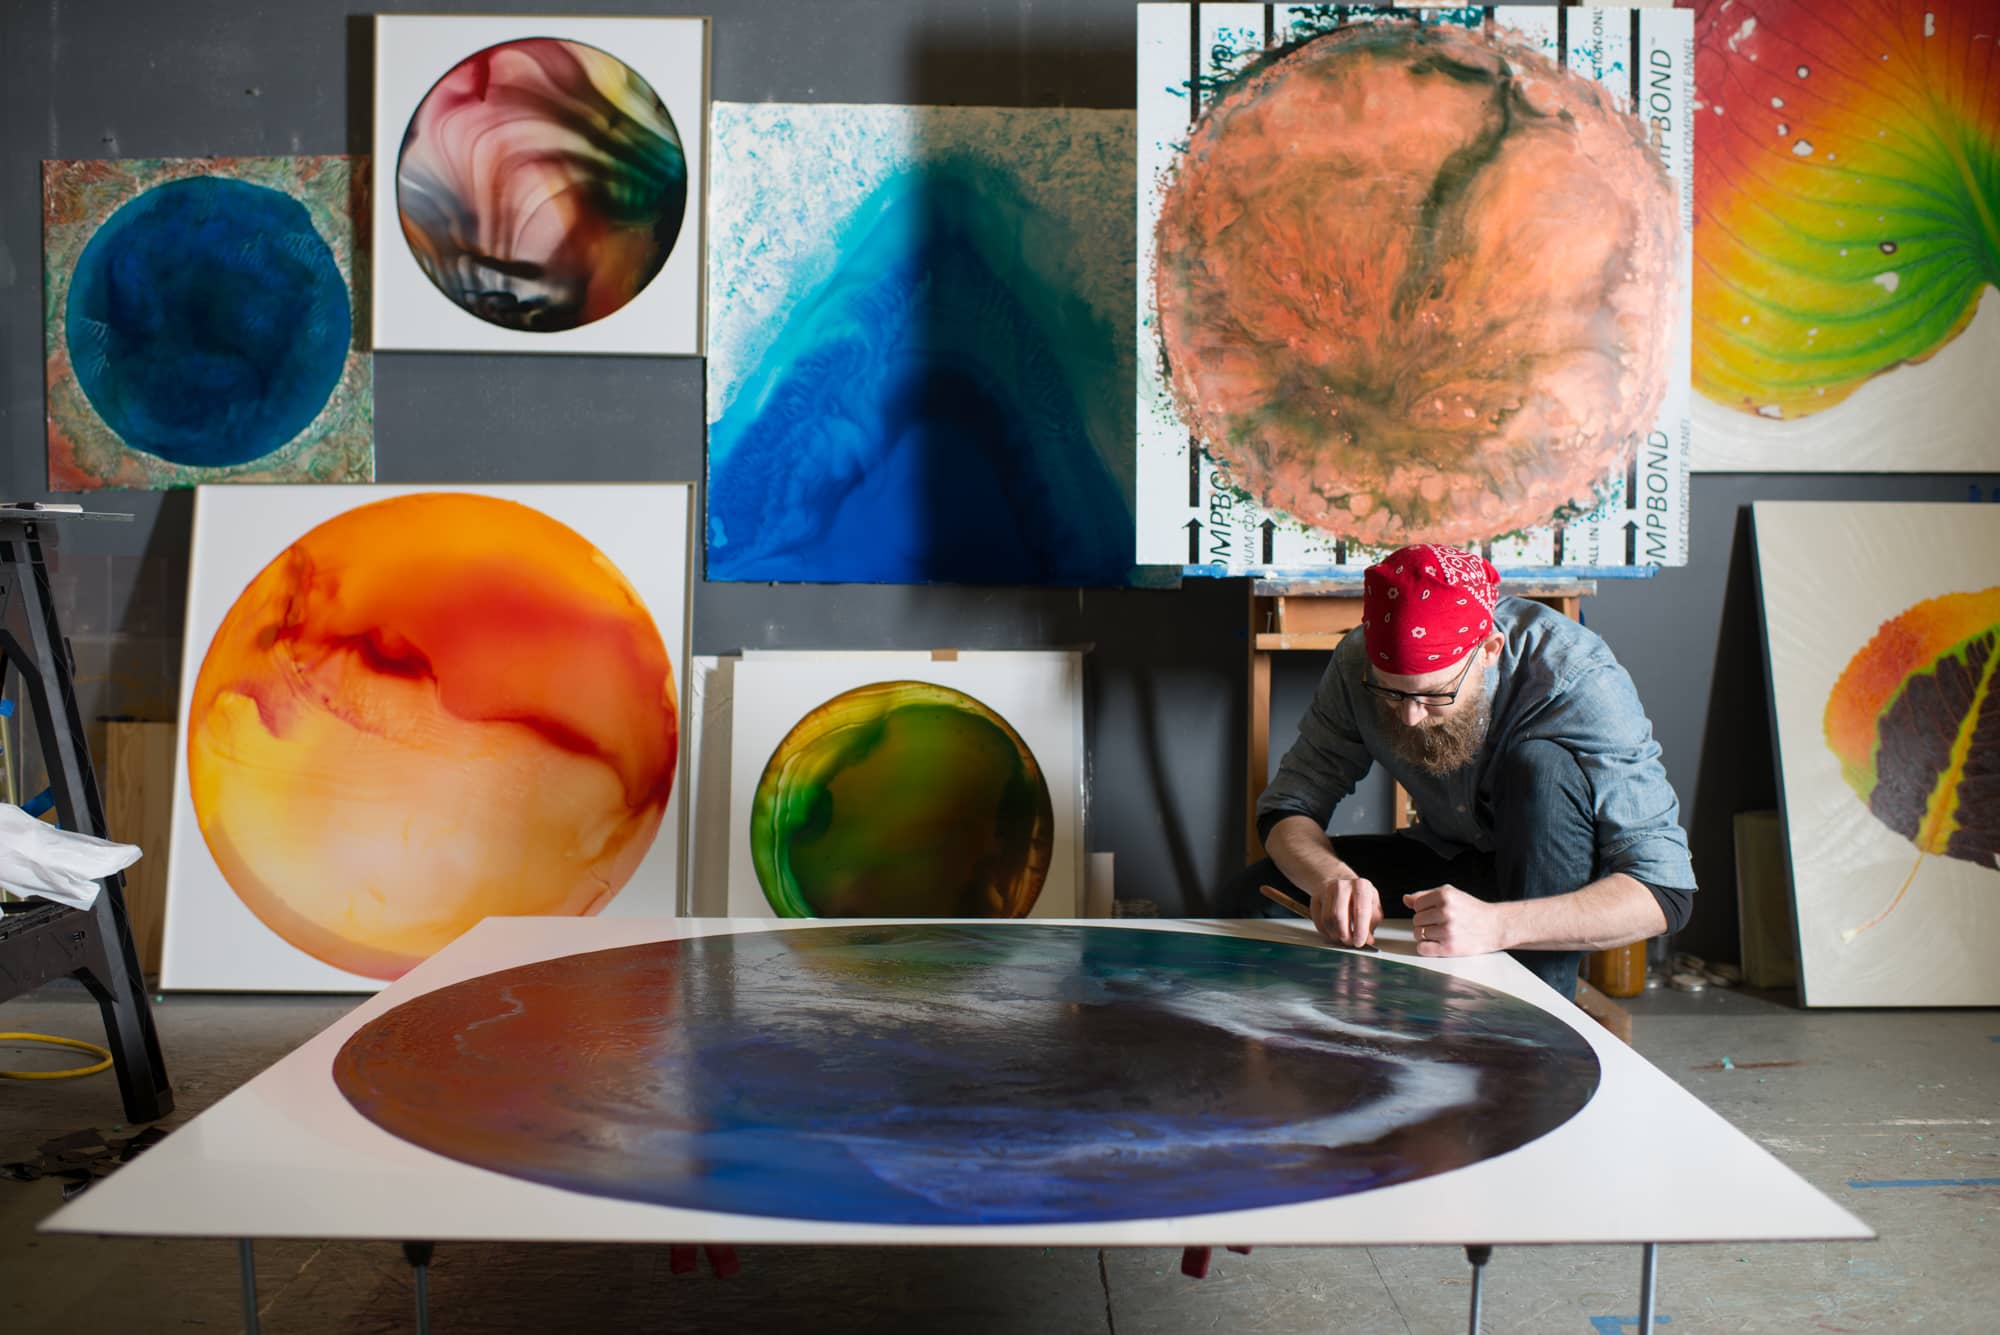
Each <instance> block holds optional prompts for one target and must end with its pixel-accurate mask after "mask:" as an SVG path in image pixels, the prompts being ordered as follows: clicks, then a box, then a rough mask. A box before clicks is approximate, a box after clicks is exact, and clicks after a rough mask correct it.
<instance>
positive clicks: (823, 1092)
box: [333, 923, 1598, 1224]
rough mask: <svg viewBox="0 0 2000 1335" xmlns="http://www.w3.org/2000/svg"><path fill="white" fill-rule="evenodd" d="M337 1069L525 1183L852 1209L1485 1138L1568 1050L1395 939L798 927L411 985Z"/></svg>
mask: <svg viewBox="0 0 2000 1335" xmlns="http://www.w3.org/2000/svg"><path fill="white" fill-rule="evenodd" d="M333 1075H334V1081H335V1083H336V1084H337V1085H338V1086H339V1088H340V1091H341V1092H342V1093H343V1094H345V1095H346V1096H347V1098H348V1100H349V1101H350V1102H351V1103H352V1104H353V1105H354V1106H355V1108H357V1109H358V1110H359V1111H360V1112H361V1113H362V1115H363V1116H365V1117H367V1118H368V1119H369V1120H371V1121H373V1122H375V1123H376V1124H378V1125H380V1126H381V1127H383V1128H384V1129H386V1130H388V1131H390V1132H392V1133H394V1134H395V1135H397V1136H400V1137H402V1138H403V1139H405V1140H407V1141H410V1142H412V1143H414V1144H417V1145H420V1146H423V1147H424V1148H425V1149H429V1150H433V1151H435V1152H437V1153H439V1154H443V1155H446V1156H448V1157H450V1158H453V1159H457V1160H460V1161H462V1162H465V1163H470V1164H475V1165H477V1166H479V1167H482V1168H489V1169H493V1170H494V1171H497V1172H502V1173H509V1174H512V1175H514V1176H517V1177H522V1178H528V1179H531V1180H533V1181H536V1182H541V1183H546V1184H548V1185H551V1186H557V1187H566V1188H569V1189H571V1190H574V1191H582V1192H589V1193H593V1194H596V1195H602V1196H613V1197H621V1198H624V1199H628V1200H638V1201H651V1202H656V1203H659V1204H664V1205H674V1206H681V1207H686V1208H690V1209H701V1210H716V1211H726V1212H729V1213H735V1214H754V1215H775V1216H781V1217H788V1218H798V1219H817V1220H844V1221H851V1222H857V1223H871V1224H1023V1223H1082V1222H1089V1221H1097V1220H1115V1219H1143V1218H1153V1217H1159V1216H1172V1215H1185V1214H1202V1213H1210V1212H1214V1211H1220V1210H1243V1209H1253V1208H1256V1207H1260V1206H1271V1205H1285V1204H1291V1203H1295V1202H1299V1201H1306V1200H1314V1199H1319V1198H1324V1197H1330V1196H1343V1195H1348V1194H1350V1193H1353V1192H1359V1191H1367V1190H1370V1189H1372V1188H1375V1187H1385V1186H1389V1185H1391V1184H1394V1183H1398V1182H1407V1181H1410V1180H1412V1179H1414V1178H1421V1177H1428V1176H1430V1175H1432V1174H1435V1173H1443V1172H1448V1171H1450V1170H1451V1169H1454V1168H1462V1167H1465V1166H1466V1165H1468V1164H1473V1163H1477V1162H1479V1161H1480V1160H1482V1159H1486V1158H1490V1157H1492V1156H1494V1155H1497V1154H1504V1153H1506V1152H1507V1151H1509V1150H1512V1149H1515V1148H1517V1147H1519V1146H1521V1145H1524V1144H1526V1143H1528V1142H1529V1141H1531V1140H1534V1139H1536V1138H1537V1137H1539V1136H1541V1135H1544V1134H1545V1133H1547V1132H1548V1131H1550V1130H1553V1129H1554V1128H1555V1127H1558V1126H1560V1125H1561V1124H1562V1123H1564V1122H1565V1121H1567V1120H1569V1118H1571V1117H1572V1116H1574V1115H1575V1114H1576V1113H1577V1111H1578V1110H1579V1109H1581V1108H1582V1107H1583V1106H1584V1104H1585V1103H1587V1102H1588V1101H1589V1099H1590V1097H1591V1095H1592V1093H1593V1092H1594V1091H1595V1090H1596V1088H1597V1082H1598V1065H1597V1058H1596V1055H1595V1054H1594V1053H1592V1052H1591V1050H1590V1046H1589V1044H1588V1043H1587V1042H1586V1041H1585V1040H1584V1039H1583V1037H1582V1036H1581V1035H1579V1034H1578V1033H1577V1032H1576V1031H1575V1030H1573V1029H1571V1028H1570V1027H1569V1026H1568V1025H1566V1024H1564V1023H1563V1022H1562V1021H1560V1020H1558V1019H1556V1018H1555V1017H1554V1016H1552V1015H1550V1014H1549V1013H1547V1012H1546V1011H1543V1010H1541V1009H1539V1008H1537V1007H1535V1006H1533V1005H1530V1004H1529V1003H1527V1002H1525V1001H1521V1000H1519V999H1518V998H1515V997H1512V996H1508V995H1506V994H1504V993H1502V992H1498V991H1495V990H1493V989H1491V988H1487V987H1483V986H1479V985H1477V984H1474V983H1469V982H1466V981H1464V980H1462V979H1458V978H1453V977H1450V976H1449V975H1446V974H1442V973H1436V972H1433V971H1431V970H1428V969H1423V968H1418V967H1416V966H1415V965H1411V964H1405V963H1401V962H1398V961H1394V960H1389V959H1384V958H1380V957H1376V956H1370V955H1358V954H1348V953H1343V952H1339V951H1332V950H1322V949H1317V948H1314V947H1311V946H1302V945H1281V944H1276V943H1272V942H1266V941H1257V940H1249V939H1244V938H1237V937H1228V936H1211V935H1206V934H1200V933H1192V932H1175V931H1141V930H1134V929H1123V928H1113V927H1074V926H1044V925H1041V924H1031V923H1020V924H993V925H974V926H962V925H954V924H920V925H908V926H886V927H882V926H876V927H864V926H852V927H849V926H841V927H815V928H804V929H798V930H792V931H775V932H758V933H745V934H742V935H736V936H712V937H700V938H695V939H691V940H686V941H662V942H653V943H649V944H646V945H639V946H631V947H627V948H625V949H620V950H606V951H597V952H593V953H590V954H584V955H571V956H566V957H563V958H560V959H553V960H546V961H543V962H541V963H537V964H529V965H523V966H521V967H518V968H513V969H507V970H503V971H501V972H498V973H493V974H488V975H486V976H484V977H480V978H473V979H469V980H467V981H465V982H462V983H458V984H455V985H453V986H450V987H444V988H440V989H438V990H437V991H435V992H431V993H428V994H426V995H425V996H422V997H419V998H417V999H415V1000H413V1001H410V1002H406V1003H405V1004H403V1005H401V1006H398V1007H396V1008H395V1009H393V1010H390V1011H388V1012H385V1013H384V1014H382V1015H380V1016H377V1017H376V1018H375V1019H374V1020H371V1021H370V1022H368V1023H367V1024H365V1025H363V1026H362V1027H361V1028H360V1029H358V1030H357V1031H356V1032H355V1033H354V1035H353V1036H352V1037H350V1038H349V1039H348V1041H347V1043H346V1044H345V1045H344V1046H343V1047H342V1048H341V1050H340V1052H339V1054H338V1055H337V1056H336V1057H335V1059H334V1065H333Z"/></svg>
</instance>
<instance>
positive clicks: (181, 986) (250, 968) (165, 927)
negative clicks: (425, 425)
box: [159, 482, 694, 992]
mask: <svg viewBox="0 0 2000 1335" xmlns="http://www.w3.org/2000/svg"><path fill="white" fill-rule="evenodd" d="M635 488H645V489H656V490H658V491H660V492H662V493H667V492H671V491H674V490H678V491H680V492H681V497H680V501H679V503H678V504H675V503H673V502H671V501H667V502H666V508H667V509H668V510H669V511H670V512H671V513H673V514H674V515H675V516H676V518H677V521H678V522H679V523H680V525H681V527H682V530H683V535H684V542H683V557H682V560H683V566H682V570H683V572H684V574H683V577H682V578H681V579H680V580H679V581H676V582H675V586H674V588H675V595H676V596H677V597H678V599H679V603H680V609H679V611H680V615H679V616H678V617H669V616H666V615H663V614H662V613H661V612H660V611H658V610H656V609H655V608H654V607H653V604H652V603H651V602H649V603H648V610H649V611H653V612H654V622H655V625H656V626H658V628H659V629H660V631H661V633H662V635H663V636H664V635H667V634H669V633H671V634H675V635H678V636H679V640H678V643H676V644H671V645H669V646H668V652H669V655H670V657H671V660H672V662H673V664H674V673H675V677H674V690H675V693H676V705H677V707H678V708H679V709H680V713H681V721H682V731H683V733H685V731H686V717H687V699H688V654H687V646H688V644H689V642H690V638H691V633H692V626H693V603H694V598H693V583H694V581H693V567H692V566H690V565H687V564H686V562H687V561H689V560H691V559H692V556H693V543H694V532H693V527H694V523H693V517H694V484H693V483H689V482H642V483H605V482H577V483H569V482H535V483H531V482H520V483H226V484H216V483H204V484H202V485H200V486H199V487H197V488H196V489H195V500H194V522H193V536H192V541H191V543H190V547H189V555H188V590H187V599H186V602H185V604H184V614H183V622H182V624H183V626H184V627H185V630H184V634H183V637H182V644H181V680H180V690H179V693H178V697H177V700H176V703H175V711H174V719H175V727H176V742H175V748H174V778H173V784H174V787H173V797H172V806H171V810H170V812H169V816H168V832H169V852H168V862H167V871H166V890H165V895H164V901H163V921H162V927H161V948H160V978H159V988H160V990H161V991H251V992H373V991H377V990H379V989H381V988H382V987H383V986H384V983H383V982H382V980H381V979H378V978H370V977H366V976H364V975H361V974H354V973H349V972H347V971H346V970H344V969H339V968H336V967H334V966H333V965H330V964H326V963H324V962H322V961H320V960H318V959H315V958H313V957H312V956H310V955H308V954H306V953H305V952H304V951H302V950H299V949H297V948H296V947H294V946H292V945H290V944H289V943H288V942H285V941H284V940H283V938H281V937H278V936H277V934H276V933H275V932H273V931H272V930H271V929H270V928H269V927H267V926H266V925H265V924H264V923H263V922H262V921H260V920H259V919H258V918H257V917H256V916H255V915H254V914H252V913H251V912H250V910H249V909H248V908H247V907H246V906H245V905H244V904H243V903H242V901H241V900H240V899H238V898H237V897H236V896H235V895H234V894H233V893H231V892H229V891H228V888H227V885H226V884H223V883H220V878H221V872H220V870H219V869H217V868H216V867H215V865H214V858H213V857H212V856H211V855H210V854H209V851H208V844H207V841H206V839H205V837H204V836H203V835H202V833H201V829H200V826H199V824H198V823H197V822H196V820H195V815H194V808H193V805H192V802H191V799H190V798H189V795H188V775H187V742H186V737H187V713H188V706H189V703H190V701H191V700H192V699H193V696H194V685H195V679H196V677H197V676H199V675H200V672H201V664H202V660H203V659H204V658H205V657H206V656H207V653H208V649H209V645H210V643H211V641H212V640H213V637H214V631H215V628H216V627H217V626H219V625H220V624H221V621H222V618H223V617H224V616H225V615H227V613H228V610H229V606H230V605H233V604H234V601H235V599H236V597H237V596H238V595H240V592H241V591H240V590H238V593H237V594H231V595H230V596H229V598H228V600H227V602H226V603H225V604H224V605H223V606H221V607H218V608H216V609H214V610H213V612H212V614H211V612H210V610H209V609H207V608H205V607H204V606H203V605H202V602H201V589H200V585H199V582H198V579H197V575H198V572H199V571H200V570H201V569H202V560H203V553H204V551H205V548H206V544H205V542H204V525H203V520H202V513H203V510H204V508H205V507H206V506H208V505H212V504H216V503H220V504H223V505H236V504H246V503H248V500H249V498H251V497H254V496H256V495H258V494H260V491H262V490H264V489H268V490H269V492H270V493H271V494H281V495H283V496H284V497H285V498H287V499H291V498H294V497H297V496H301V495H310V494H312V493H315V492H321V493H347V494H352V495H354V496H355V497H356V498H357V499H356V500H355V501H354V502H353V504H351V505H345V506H341V507H339V508H336V509H330V510H329V511H328V512H327V514H326V515H325V516H323V517H322V518H320V519H318V520H315V521H313V522H314V523H322V522H325V520H326V519H327V518H331V517H333V516H334V515H337V514H341V513H345V512H347V511H348V510H352V509H354V508H356V507H358V506H360V505H365V504H368V503H369V502H370V501H375V500H384V499H387V498H389V497H392V496H403V495H411V494H415V493H421V492H454V493H465V494H470V495H489V496H501V497H515V496H518V495H521V494H523V493H534V492H551V491H571V492H574V491H579V490H601V491H606V492H618V493H629V492H631V491H632V490H633V489H635ZM211 498H212V499H211ZM304 531H305V530H303V529H301V530H299V533H303V532H304ZM298 535H299V534H298V533H295V534H294V537H296V536H298ZM586 537H588V533H587V532H586ZM593 545H595V540H594V539H593ZM280 550H282V548H281V549H280ZM276 555H277V552H276V551H272V552H268V553H265V554H262V555H261V556H252V557H250V558H248V559H246V560H245V561H244V563H243V564H244V569H245V570H246V572H247V573H246V575H245V582H246V584H247V582H248V581H249V579H251V578H254V577H255V575H256V574H257V572H258V571H261V570H262V569H263V568H264V567H265V565H267V564H268V563H269V562H270V561H271V560H272V559H273V558H274V557H275V556H276ZM614 564H619V568H620V569H621V570H626V565H625V564H620V563H618V562H614ZM626 578H627V579H629V580H631V581H632V583H633V584H634V585H635V586H638V587H640V588H642V589H643V588H644V587H646V585H647V584H648V583H649V580H648V579H646V578H645V577H644V576H643V575H642V576H641V577H638V578H635V577H634V576H633V575H632V574H631V573H629V571H628V572H627V573H626ZM676 749H677V751H678V752H679V754H678V755H677V756H676V757H675V779H674V785H675V787H674V791H673V793H672V794H670V796H669V798H668V803H669V806H670V807H672V808H673V810H671V811H669V813H668V815H667V818H666V819H664V820H662V822H661V828H660V831H659V833H658V834H657V835H655V837H654V840H655V842H654V847H653V849H652V850H649V852H648V854H647V857H646V858H645V859H644V860H642V861H641V863H640V867H639V869H637V870H635V872H634V879H636V878H637V876H638V874H639V871H640V870H644V869H645V868H646V867H647V865H648V864H649V863H651V862H652V861H653V860H654V859H655V858H658V857H661V856H662V854H661V852H660V850H659V841H660V840H661V839H663V838H668V837H671V838H673V839H674V840H675V847H674V851H673V853H672V863H673V866H672V870H671V875H672V877H673V885H672V887H671V893H670V894H669V896H668V898H669V899H670V900H671V902H672V903H673V904H675V905H676V907H678V905H679V904H680V903H681V902H682V900H683V899H684V897H685V892H684V887H685V885H686V874H687V801H686V775H687V752H688V748H687V746H686V745H685V742H684V739H683V742H682V744H680V745H678V746H677V748H676ZM190 864H192V865H190ZM204 873H205V874H206V875H207V876H210V877H213V878H214V881H215V882H216V883H214V884H210V883H203V884H200V885H198V886H196V887H194V888H193V889H189V888H185V887H186V886H187V885H188V878H189V877H190V876H194V875H202V874H204ZM629 884H630V882H628V885H629ZM621 893H622V892H621ZM190 895H197V896H199V897H200V898H201V899H202V900H204V901H206V902H205V903H204V904H203V906H202V907H200V908H198V909H194V908H191V906H190V905H189V904H188V899H189V897H190ZM615 908H616V900H614V901H613V903H612V904H611V905H608V906H607V909H606V911H607V912H609V911H613V910H614V909H615ZM196 913H199V914H200V915H202V916H203V918H204V920H205V922H206V919H207V918H208V917H209V916H210V915H219V916H220V917H221V918H222V919H223V924H217V923H213V922H208V923H207V924H206V925H205V926H204V927H203V928H201V929H199V930H203V931H214V930H229V931H231V932H240V933H247V934H249V936H250V937H251V938H252V939H255V940H258V941H260V942H263V941H264V940H265V938H269V943H268V945H269V949H270V950H271V951H274V952H285V953H286V961H287V962H286V963H285V965H284V967H283V969H282V970H281V971H277V972H274V971H272V969H271V968H270V967H269V966H270V965H271V964H272V960H270V959H263V960H261V961H253V962H250V963H249V964H248V965H247V966H245V965H243V964H241V963H240V962H239V965H238V967H237V969H236V971H235V972H234V973H233V974H230V973H221V974H218V973H215V972H211V971H208V970H206V969H204V968H203V967H201V966H196V968H195V973H194V975H193V976H189V975H188V969H189V967H190V966H189V964H188V962H187V961H186V959H185V956H186V954H187V952H188V950H189V948H190V947H189V946H188V945H187V944H186V943H185V942H186V937H187V934H188V933H190V932H191V931H195V930H197V929H196V928H193V927H190V926H189V925H188V924H189V922H190V920H191V917H192V916H193V915H194V914H196ZM614 916H616V915H615V914H614ZM224 924H227V926H224ZM177 943H179V944H177Z"/></svg>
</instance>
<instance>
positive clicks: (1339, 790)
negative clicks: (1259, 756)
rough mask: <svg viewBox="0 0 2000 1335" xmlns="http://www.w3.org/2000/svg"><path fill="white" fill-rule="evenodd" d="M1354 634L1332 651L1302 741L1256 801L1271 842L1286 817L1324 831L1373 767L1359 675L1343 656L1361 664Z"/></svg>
mask: <svg viewBox="0 0 2000 1335" xmlns="http://www.w3.org/2000/svg"><path fill="white" fill-rule="evenodd" d="M1359 635H1360V632H1359V631H1356V632H1354V633H1353V634H1351V635H1349V636H1348V638H1347V639H1346V640H1343V641H1342V642H1341V644H1340V647H1339V648H1338V649H1336V650H1335V651H1334V655H1333V661H1332V662H1330V663H1328V664H1327V667H1326V672H1325V674H1324V675H1323V676H1321V677H1320V679H1319V686H1318V688H1317V689H1316V690H1315V691H1314V692H1313V699H1312V705H1311V706H1310V707H1309V708H1308V709H1307V710H1306V712H1305V717H1304V718H1302V719H1301V720H1299V737H1298V740H1297V741H1295V742H1293V743H1292V745H1291V749H1290V750H1288V751H1286V752H1285V758H1284V759H1283V760H1282V761H1280V762H1279V764H1278V773H1277V777H1276V778H1274V779H1272V780H1271V785H1270V787H1268V788H1266V789H1265V790H1264V795H1263V796H1262V797H1261V798H1259V799H1258V800H1257V834H1258V837H1260V838H1269V837H1270V834H1271V827H1272V826H1273V825H1276V824H1277V823H1278V822H1279V821H1281V820H1283V819H1284V818H1285V817H1287V816H1306V817H1309V818H1310V819H1311V820H1312V821H1313V822H1314V823H1315V824H1317V825H1318V826H1319V827H1320V828H1321V829H1325V828H1326V823H1327V822H1328V821H1329V820H1331V819H1332V818H1333V809H1334V807H1336V806H1338V805H1339V804H1340V800H1341V799H1342V798H1344V797H1346V796H1347V795H1348V794H1349V793H1351V792H1353V791H1354V786H1355V785H1356V784H1357V783H1359V782H1360V781H1361V778H1362V776H1363V775H1365V774H1367V773H1368V770H1369V767H1370V766H1371V765H1373V764H1374V760H1373V758H1372V757H1371V756H1370V755H1369V754H1368V747H1367V746H1366V745H1365V744H1364V743H1363V741H1362V740H1361V733H1360V730H1359V729H1358V728H1356V727H1355V723H1354V700H1353V698H1352V697H1351V696H1350V695H1349V694H1348V685H1347V683H1348V680H1349V679H1350V677H1353V676H1357V675H1358V674H1357V673H1356V672H1355V670H1354V668H1353V667H1352V666H1347V667H1345V668H1343V662H1342V659H1343V656H1347V657H1353V658H1356V659H1358V658H1359V656H1360V649H1359Z"/></svg>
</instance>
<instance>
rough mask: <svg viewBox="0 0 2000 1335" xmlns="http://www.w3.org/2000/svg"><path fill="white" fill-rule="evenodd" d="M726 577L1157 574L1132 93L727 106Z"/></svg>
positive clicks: (721, 337)
mask: <svg viewBox="0 0 2000 1335" xmlns="http://www.w3.org/2000/svg"><path fill="white" fill-rule="evenodd" d="M712 153H713V171H712V176H713V191H714V195H713V199H714V205H713V207H714V217H715V221H716V227H715V240H714V244H713V245H712V246H711V248H710V251H709V290H710V291H711V292H712V293H713V294H714V311H715V322H714V324H715V327H714V330H713V333H712V337H711V340H710V347H709V364H708V421H709V444H708V529H707V552H708V566H707V573H708V578H710V579H711V580H779V581H803V582H861V583H933V582H954V583H966V584H1057V585H1118V584H1124V583H1127V582H1128V581H1129V580H1130V579H1131V578H1132V575H1133V571H1132V448H1131V415H1130V412H1129V410H1128V405H1129V404H1130V403H1131V399H1132V385H1133V375H1134V370H1133V355H1134V354H1133V346H1132V340H1131V337H1130V335H1129V333H1127V332H1126V326H1125V312H1127V311H1128V310H1130V309H1131V303H1132V293H1133V263H1134V255H1133V247H1132V209H1131V199H1132V188H1133V187H1132V113H1131V112H1129V111H1100V110H1083V109H1076V108H1056V107H1032V108H1030V107H906V106H844V105H831V104H815V105H786V104H779V103H758V104H753V105H744V104H736V103H727V102H718V103H717V104H716V105H715V115H714V130H713V139H712Z"/></svg>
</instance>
